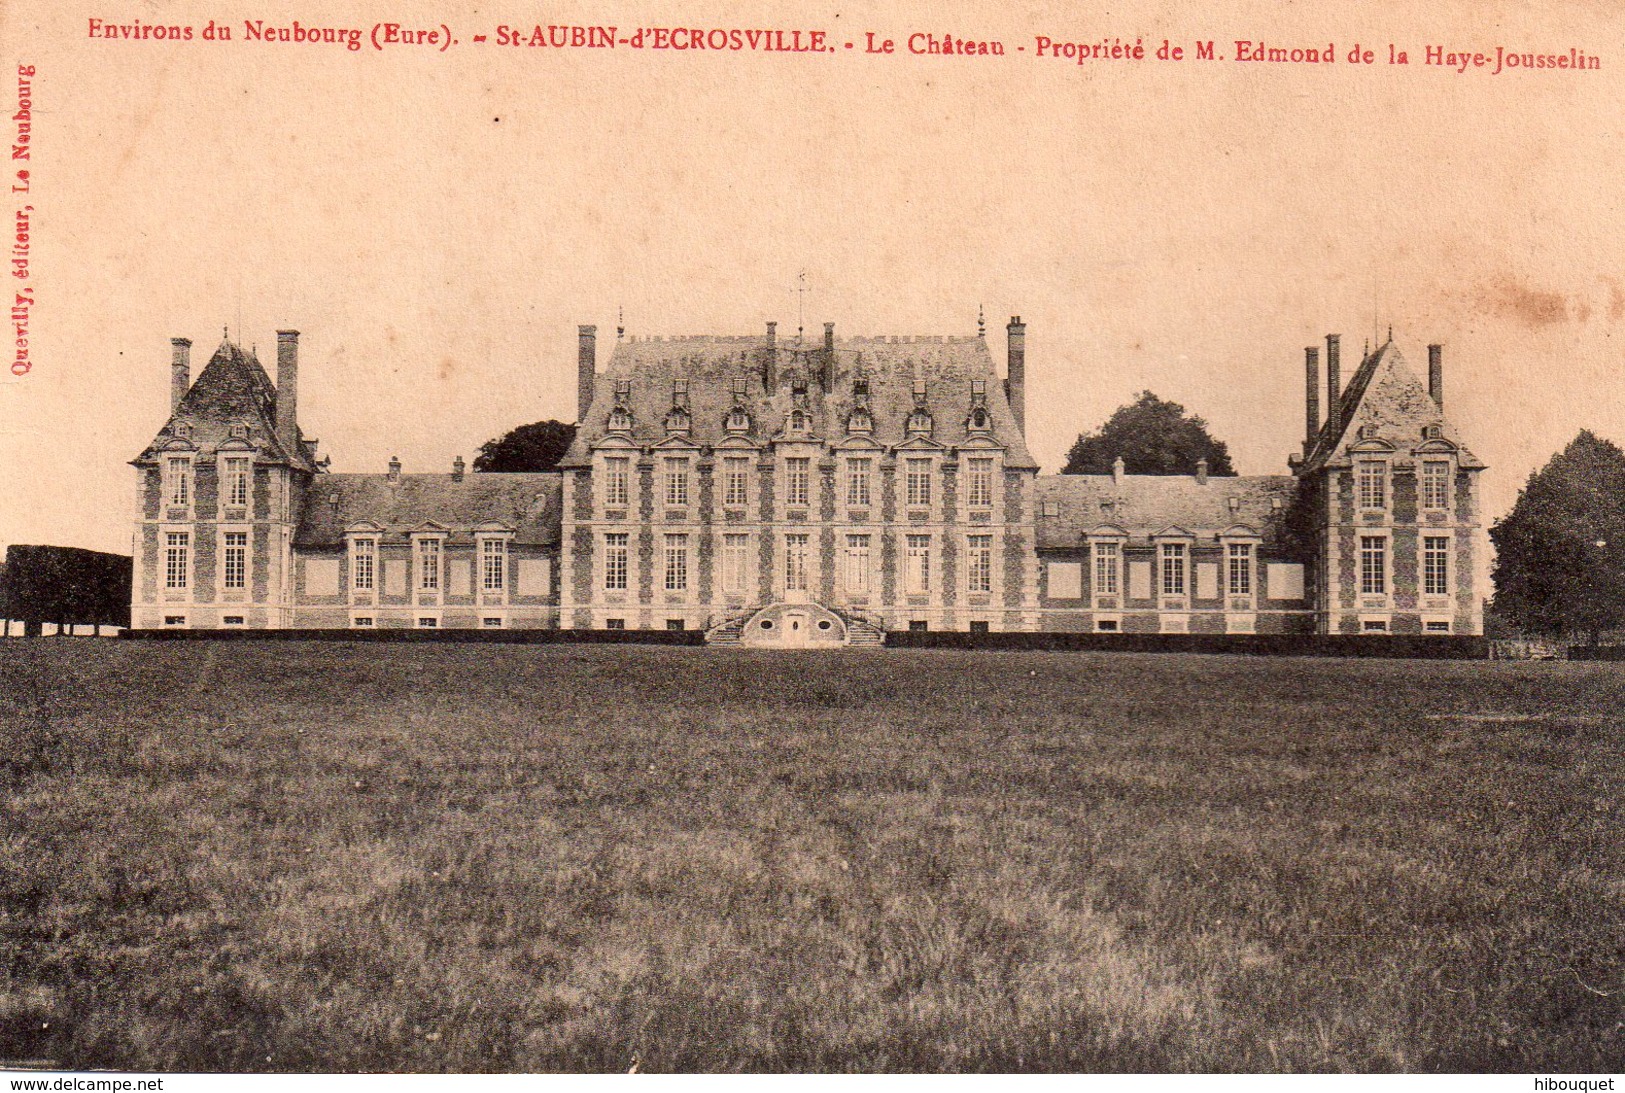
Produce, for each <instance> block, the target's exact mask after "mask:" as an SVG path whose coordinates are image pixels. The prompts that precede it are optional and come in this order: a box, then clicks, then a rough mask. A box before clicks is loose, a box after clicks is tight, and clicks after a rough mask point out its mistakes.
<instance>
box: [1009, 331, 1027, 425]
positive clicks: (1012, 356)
mask: <svg viewBox="0 0 1625 1093" xmlns="http://www.w3.org/2000/svg"><path fill="white" fill-rule="evenodd" d="M1004 330H1005V335H1006V336H1007V338H1008V339H1009V347H1010V353H1009V365H1008V373H1009V374H1008V377H1007V378H1006V379H1005V381H1004V393H1005V397H1006V398H1008V399H1009V400H1010V413H1011V415H1012V416H1014V417H1015V419H1016V428H1018V429H1020V430H1021V432H1022V434H1023V435H1025V434H1026V432H1027V324H1026V323H1024V322H1022V321H1021V316H1020V315H1012V316H1010V323H1009V325H1008V326H1006V327H1005V328H1004Z"/></svg>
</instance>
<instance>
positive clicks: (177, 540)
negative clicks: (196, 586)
mask: <svg viewBox="0 0 1625 1093" xmlns="http://www.w3.org/2000/svg"><path fill="white" fill-rule="evenodd" d="M191 548H192V536H191V533H190V532H186V531H171V532H168V533H166V534H165V537H164V587H165V588H177V589H179V588H186V587H188V585H189V584H190V583H191V581H190V578H191V553H192V549H191Z"/></svg>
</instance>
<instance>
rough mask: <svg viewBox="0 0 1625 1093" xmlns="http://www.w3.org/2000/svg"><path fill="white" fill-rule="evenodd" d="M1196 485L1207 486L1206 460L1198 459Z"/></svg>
mask: <svg viewBox="0 0 1625 1093" xmlns="http://www.w3.org/2000/svg"><path fill="white" fill-rule="evenodd" d="M1196 484H1197V485H1198V486H1205V485H1207V460H1206V459H1198V460H1197V461H1196Z"/></svg>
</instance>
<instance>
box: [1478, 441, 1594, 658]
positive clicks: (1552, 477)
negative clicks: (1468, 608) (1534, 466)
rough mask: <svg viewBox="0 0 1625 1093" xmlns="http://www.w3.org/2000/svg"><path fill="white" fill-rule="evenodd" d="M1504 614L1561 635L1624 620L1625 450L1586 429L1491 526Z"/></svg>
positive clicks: (1497, 591) (1589, 631) (1590, 632)
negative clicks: (1509, 509) (1510, 508)
mask: <svg viewBox="0 0 1625 1093" xmlns="http://www.w3.org/2000/svg"><path fill="white" fill-rule="evenodd" d="M1490 539H1491V540H1492V541H1493V542H1494V543H1495V552H1496V562H1495V605H1494V609H1495V611H1496V612H1497V613H1499V614H1501V615H1504V616H1505V617H1507V618H1509V619H1511V620H1512V622H1513V623H1514V624H1516V625H1517V626H1519V627H1521V628H1522V629H1524V630H1526V631H1530V632H1533V633H1537V634H1548V635H1553V636H1559V637H1566V636H1570V635H1586V636H1588V637H1589V638H1590V639H1591V640H1592V641H1593V642H1595V641H1596V640H1597V638H1598V636H1599V635H1600V634H1601V632H1602V631H1604V630H1610V629H1614V628H1617V627H1619V626H1621V625H1625V452H1622V451H1620V449H1619V448H1618V447H1617V446H1615V445H1614V444H1611V443H1609V442H1608V441H1606V440H1604V439H1602V438H1601V437H1599V436H1597V435H1595V434H1594V433H1591V432H1590V431H1586V432H1582V433H1581V434H1580V435H1579V436H1577V437H1575V438H1574V440H1573V441H1572V442H1570V444H1569V446H1568V447H1567V448H1564V449H1563V450H1562V451H1561V452H1559V453H1558V454H1557V455H1555V456H1553V457H1552V459H1551V462H1549V463H1547V464H1546V466H1544V467H1542V468H1541V469H1540V470H1538V471H1536V472H1535V473H1534V474H1532V475H1530V476H1529V482H1528V483H1527V484H1526V485H1525V486H1524V488H1523V492H1521V493H1520V494H1518V502H1517V504H1515V505H1513V506H1512V511H1511V512H1509V513H1507V515H1506V516H1504V517H1503V518H1502V519H1500V520H1499V521H1497V522H1496V524H1495V526H1494V527H1493V528H1491V529H1490Z"/></svg>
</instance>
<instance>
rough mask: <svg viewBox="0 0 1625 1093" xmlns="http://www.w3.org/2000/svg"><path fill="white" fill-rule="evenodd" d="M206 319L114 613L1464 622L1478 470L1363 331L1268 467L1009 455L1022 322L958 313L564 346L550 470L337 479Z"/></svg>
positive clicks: (629, 619)
mask: <svg viewBox="0 0 1625 1093" xmlns="http://www.w3.org/2000/svg"><path fill="white" fill-rule="evenodd" d="M298 338H299V335H298V333H297V332H296V331H291V330H283V331H279V332H278V334H277V365H276V366H277V377H276V381H275V382H274V383H273V382H272V381H271V379H270V377H269V376H268V375H267V374H266V372H265V370H264V368H263V367H262V366H261V365H260V363H259V361H258V360H257V358H256V357H255V355H254V353H253V352H251V351H250V352H245V351H243V350H242V349H241V348H240V347H238V346H236V345H234V344H232V343H231V342H230V341H229V340H223V341H222V344H221V346H220V348H219V349H218V350H217V351H216V352H215V353H214V355H213V356H212V358H211V359H210V360H209V362H208V364H207V366H206V367H205V368H204V369H203V371H202V373H201V374H200V375H199V376H198V377H197V379H196V381H195V382H193V381H192V379H191V376H190V347H191V344H190V342H188V341H187V340H186V339H181V338H177V339H174V340H173V343H172V348H173V357H172V365H171V368H172V378H171V413H170V418H169V420H168V422H167V423H166V424H165V425H164V427H163V429H162V430H161V431H160V432H159V434H158V436H157V437H156V439H155V440H154V441H153V443H152V444H151V445H149V446H148V447H147V449H146V450H145V451H143V452H142V453H141V455H140V456H138V457H137V458H136V459H135V460H134V461H133V465H134V466H135V468H136V470H137V481H138V505H139V516H138V519H137V527H136V535H135V554H136V574H137V579H136V583H135V591H134V603H133V605H132V625H133V626H134V627H136V628H138V629H156V628H165V627H169V628H188V629H195V628H203V629H214V628H226V629H230V628H247V629H254V628H355V629H401V628H413V629H437V628H479V629H552V628H568V629H609V630H614V629H682V630H701V631H705V632H706V634H707V636H708V638H709V640H711V641H713V642H716V643H728V644H733V643H739V644H746V645H793V646H800V645H807V646H820V645H845V644H878V643H879V642H880V641H881V640H882V639H883V636H884V634H885V633H886V632H887V631H889V630H899V629H901V630H908V629H925V630H960V631H1009V630H1023V631H1035V630H1060V631H1095V632H1122V633H1215V634H1221V633H1341V634H1362V633H1407V634H1427V633H1437V634H1477V633H1480V632H1481V631H1482V617H1481V608H1480V602H1481V599H1482V595H1483V591H1482V589H1480V588H1478V587H1476V581H1477V576H1476V574H1477V572H1478V570H1479V569H1480V568H1482V567H1481V566H1480V565H1479V563H1480V561H1481V559H1482V551H1483V550H1484V544H1483V539H1484V536H1483V527H1482V523H1481V517H1480V509H1479V501H1478V498H1479V486H1478V481H1477V480H1478V474H1479V472H1480V471H1481V470H1483V464H1482V463H1481V462H1479V461H1478V460H1477V459H1476V458H1475V457H1474V456H1473V455H1472V454H1471V452H1469V451H1468V449H1467V448H1466V447H1465V446H1464V445H1463V444H1462V443H1461V441H1460V439H1459V438H1458V437H1457V435H1456V432H1455V430H1454V428H1453V427H1452V426H1451V425H1450V423H1449V422H1448V421H1447V420H1446V419H1445V417H1444V413H1443V371H1442V364H1441V359H1440V350H1439V347H1438V346H1431V347H1429V366H1428V376H1427V382H1426V385H1425V386H1424V384H1423V381H1422V380H1421V379H1419V378H1418V377H1417V376H1416V375H1415V374H1414V373H1413V372H1412V371H1411V369H1410V367H1409V365H1408V364H1407V363H1406V362H1405V360H1404V358H1403V357H1402V356H1401V354H1400V352H1399V349H1398V348H1397V346H1395V345H1394V344H1393V341H1392V338H1391V337H1390V339H1389V341H1388V342H1387V343H1385V344H1384V345H1382V346H1380V347H1378V348H1377V349H1376V350H1375V351H1372V352H1368V353H1367V354H1366V355H1365V356H1364V357H1363V359H1362V360H1361V362H1360V364H1359V366H1358V367H1357V368H1356V369H1355V371H1354V373H1353V375H1352V377H1351V379H1350V381H1349V383H1348V384H1347V385H1346V386H1344V385H1343V384H1342V383H1341V382H1340V360H1339V340H1338V338H1337V337H1336V336H1335V335H1334V336H1332V337H1329V338H1328V339H1327V347H1326V350H1327V351H1326V375H1325V380H1324V382H1325V387H1326V395H1327V407H1328V409H1327V413H1326V415H1325V417H1324V419H1322V417H1321V414H1320V410H1319V406H1320V391H1321V383H1322V380H1321V376H1320V368H1319V350H1318V347H1316V348H1311V349H1309V350H1308V351H1307V353H1306V371H1305V403H1306V406H1305V409H1306V429H1305V439H1304V441H1303V446H1302V452H1301V453H1300V454H1295V455H1294V456H1293V457H1292V459H1291V460H1290V461H1289V468H1288V469H1289V471H1290V473H1288V474H1283V475H1264V476H1246V477H1219V476H1209V475H1208V474H1207V473H1206V470H1205V468H1203V467H1200V466H1199V467H1198V470H1197V473H1196V474H1195V475H1194V476H1143V475H1129V474H1125V473H1123V469H1122V467H1121V465H1119V466H1118V467H1117V468H1116V471H1115V473H1113V474H1110V475H1041V474H1040V473H1039V468H1038V466H1037V464H1036V462H1035V461H1034V460H1033V458H1032V456H1031V454H1030V453H1029V452H1028V450H1027V446H1026V438H1025V387H1026V382H1025V381H1026V346H1025V341H1026V328H1025V326H1024V324H1023V323H1022V322H1021V320H1020V319H1019V318H1014V319H1012V320H1011V321H1010V323H1009V325H1008V326H1007V328H1006V339H1007V341H1006V350H1007V352H1006V359H1007V368H1006V373H1005V375H1004V376H1003V377H1001V376H1000V375H999V374H998V370H997V367H996V365H995V363H994V360H993V357H992V355H991V353H990V352H989V348H988V344H987V338H986V336H985V333H984V332H983V331H982V330H980V329H979V330H978V332H977V334H975V335H974V336H956V337H926V338H919V337H915V338H897V337H885V338H880V337H876V338H837V337H836V335H835V330H834V325H833V324H825V327H824V333H823V337H822V339H821V340H814V341H811V342H804V341H803V339H802V338H801V337H800V336H799V335H798V336H797V337H796V338H795V339H794V340H789V339H785V340H782V341H781V340H780V339H779V337H778V335H777V329H776V325H775V324H773V323H769V324H767V327H766V330H765V332H764V333H763V334H762V335H758V336H747V337H692V338H652V339H651V338H644V339H639V338H626V337H623V336H621V335H620V334H619V333H618V334H617V337H616V341H615V343H614V346H613V348H612V350H611V352H610V354H609V357H608V361H607V364H606V365H605V366H604V367H602V368H600V367H599V350H598V339H597V332H596V328H594V327H592V326H582V327H581V328H580V330H579V336H578V345H577V360H578V428H577V433H576V437H575V441H574V443H573V445H572V447H571V448H570V450H569V452H568V453H567V454H566V455H565V457H564V459H563V460H562V461H561V463H560V465H559V467H558V469H557V470H556V471H554V472H550V473H543V474H480V473H468V472H467V471H466V468H465V467H464V465H463V462H462V460H461V458H459V459H458V460H457V461H456V462H455V464H454V465H453V468H452V470H451V472H450V473H449V474H405V473H402V468H401V465H400V463H399V462H398V461H396V460H392V461H391V462H390V465H389V467H388V469H387V471H385V472H384V473H381V474H337V473H332V472H330V471H329V470H328V466H327V461H326V460H325V459H318V456H317V448H316V442H315V441H314V440H310V439H307V438H305V437H304V436H303V435H302V433H301V432H300V429H299V426H298V401H297V399H298V368H299V360H298Z"/></svg>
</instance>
